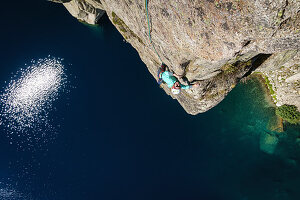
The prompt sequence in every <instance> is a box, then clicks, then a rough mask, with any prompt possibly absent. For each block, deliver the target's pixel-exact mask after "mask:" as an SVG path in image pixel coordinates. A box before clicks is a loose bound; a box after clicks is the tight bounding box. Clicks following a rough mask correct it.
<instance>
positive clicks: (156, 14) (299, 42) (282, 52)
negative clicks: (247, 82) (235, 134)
mask: <svg viewBox="0 0 300 200" xmlns="http://www.w3.org/2000/svg"><path fill="white" fill-rule="evenodd" d="M55 1H60V2H61V3H63V4H64V6H65V7H66V8H67V9H68V10H69V11H70V12H71V14H72V15H73V16H75V17H76V18H78V19H80V20H83V21H86V22H87V23H90V24H95V23H96V22H97V20H98V19H99V17H100V16H101V15H102V14H103V12H104V11H105V12H106V14H107V15H108V17H109V18H110V20H111V21H112V23H113V24H114V25H115V26H116V28H117V29H118V30H119V32H120V33H121V34H122V35H123V37H124V39H125V40H126V41H127V42H129V43H130V44H131V45H132V46H133V47H134V48H135V49H136V50H137V52H138V53H139V55H140V57H141V59H142V60H143V62H144V63H145V64H146V66H147V68H148V69H149V72H150V73H151V74H152V75H153V76H154V77H155V78H156V72H157V69H158V67H159V66H160V64H161V60H162V62H164V63H165V64H167V65H168V67H169V70H170V71H172V72H174V73H176V74H178V75H183V77H184V78H183V79H181V80H180V81H181V82H182V83H195V82H199V84H200V87H199V88H196V89H191V90H187V91H184V92H182V93H181V94H180V95H178V96H173V95H172V94H171V93H170V91H169V89H168V88H167V87H166V86H163V89H164V90H165V91H166V93H167V94H169V95H171V96H172V97H173V98H174V99H177V100H178V102H179V103H180V104H181V105H182V106H183V108H184V109H185V110H186V111H187V112H188V113H190V114H198V113H201V112H205V111H207V110H208V109H210V108H212V107H214V106H216V105H217V104H218V103H219V102H220V101H222V100H223V99H224V98H225V96H226V95H227V94H228V92H230V91H231V90H232V88H234V87H235V85H236V84H237V83H238V81H240V80H241V79H243V78H244V77H246V76H248V75H250V74H251V73H261V74H262V75H263V76H264V77H265V80H266V83H267V85H268V86H269V89H270V94H271V95H272V97H273V99H274V101H275V103H276V104H277V105H282V104H290V105H296V106H297V107H298V109H299V108H300V101H299V98H300V89H299V81H300V79H299V76H300V75H299V73H300V71H299V66H300V53H299V51H300V1H299V0H272V1H270V0H185V1H182V0H155V1H152V0H151V1H148V10H149V18H150V19H149V20H150V29H151V36H152V40H153V44H154V46H155V48H156V50H157V52H158V54H159V55H160V57H161V60H160V58H159V57H158V56H157V54H156V53H155V51H154V49H153V47H152V45H151V43H150V41H149V36H148V26H147V18H146V10H145V9H146V6H145V3H146V1H144V0H143V1H141V0H122V1H120V0H71V1H70V0H55Z"/></svg>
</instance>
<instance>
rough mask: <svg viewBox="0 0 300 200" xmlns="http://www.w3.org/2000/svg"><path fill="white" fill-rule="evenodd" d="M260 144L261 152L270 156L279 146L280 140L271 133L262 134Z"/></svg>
mask: <svg viewBox="0 0 300 200" xmlns="http://www.w3.org/2000/svg"><path fill="white" fill-rule="evenodd" d="M259 144H260V150H262V151H264V152H265V153H268V154H273V153H274V151H275V149H276V146H277V144H278V138H277V137H276V136H274V135H271V134H269V133H262V134H261V136H260V142H259Z"/></svg>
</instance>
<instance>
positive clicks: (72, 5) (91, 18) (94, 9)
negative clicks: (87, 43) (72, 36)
mask: <svg viewBox="0 0 300 200" xmlns="http://www.w3.org/2000/svg"><path fill="white" fill-rule="evenodd" d="M59 1H61V0H59ZM63 1H64V2H63V4H64V6H65V7H66V8H67V10H68V11H69V12H70V13H71V15H72V16H73V17H75V18H77V19H79V20H81V21H83V22H86V23H89V24H96V23H97V21H98V20H99V19H100V17H102V15H103V14H104V13H105V11H104V10H103V9H102V8H103V7H102V5H101V3H100V2H97V1H93V0H71V1H70V0H63Z"/></svg>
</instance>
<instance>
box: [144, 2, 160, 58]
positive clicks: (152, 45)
mask: <svg viewBox="0 0 300 200" xmlns="http://www.w3.org/2000/svg"><path fill="white" fill-rule="evenodd" d="M145 3H146V5H145V7H146V13H147V22H148V30H149V39H150V43H151V44H152V47H153V49H154V51H155V53H156V54H157V56H158V58H159V60H160V61H161V63H163V61H162V60H161V57H160V56H159V54H158V52H157V51H156V49H155V46H154V44H153V41H152V38H151V33H150V23H149V14H148V1H147V0H145Z"/></svg>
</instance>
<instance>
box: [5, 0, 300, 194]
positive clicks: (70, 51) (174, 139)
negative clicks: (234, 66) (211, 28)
mask: <svg viewBox="0 0 300 200" xmlns="http://www.w3.org/2000/svg"><path fill="white" fill-rule="evenodd" d="M3 7H6V8H10V9H5V8H4V9H3V10H2V12H1V13H0V16H1V19H2V20H1V22H0V25H1V30H2V31H1V33H0V36H1V37H0V40H1V54H0V58H1V61H0V86H1V88H2V90H1V93H4V91H5V88H7V87H8V83H9V82H10V81H11V80H14V79H16V80H17V79H18V78H19V77H18V76H14V75H15V74H17V72H18V71H20V70H21V69H24V70H26V69H28V68H29V67H31V66H32V65H33V63H32V62H31V61H32V60H34V61H37V60H39V59H45V58H49V59H53V60H56V61H61V63H62V65H63V66H64V70H65V74H66V76H67V80H66V82H65V84H64V88H63V90H59V91H58V94H57V98H55V100H54V101H53V102H52V103H51V104H52V105H51V106H50V107H49V108H45V110H46V111H47V116H46V115H45V116H46V117H47V118H45V119H47V120H48V123H49V124H51V127H53V129H51V130H50V129H45V130H36V129H34V128H33V129H30V128H28V129H26V130H25V131H23V132H18V131H14V132H13V133H12V131H11V129H10V127H7V125H8V124H9V123H8V122H5V121H4V122H3V121H2V122H1V126H0V157H1V160H0V199H1V200H4V199H5V200H6V199H8V200H19V199H20V200H48V199H49V200H70V199H72V200H97V199H102V200H114V199H122V200H123V199H130V200H133V199H136V200H141V199H143V200H147V199H149V200H150V199H151V200H152V199H158V200H159V199H162V200H166V199H172V200H174V199H178V200H182V199H184V200H194V199H206V200H227V199H228V200H267V199H272V200H277V199H278V200H285V199H287V200H290V199H291V200H294V199H295V200H296V199H300V190H299V187H300V169H299V162H300V143H299V140H300V139H299V137H300V128H299V126H291V125H287V124H285V125H284V128H285V131H284V132H282V133H278V132H276V131H273V130H272V129H274V127H275V128H276V123H275V122H274V121H276V120H275V117H274V108H273V107H272V106H270V105H269V104H268V103H267V101H266V98H265V96H264V91H263V88H262V87H261V86H260V84H259V82H258V81H257V80H250V81H248V82H247V84H238V85H237V87H236V88H235V89H234V90H233V91H232V92H231V93H230V94H229V95H228V96H227V97H226V99H225V100H224V101H223V102H221V103H220V104H219V105H218V106H216V107H215V108H213V109H211V110H209V111H208V112H206V113H203V114H199V115H197V116H191V115H188V114H186V113H185V111H184V110H183V109H182V108H181V106H180V105H179V104H178V103H177V102H176V101H175V100H173V99H172V98H171V97H169V96H167V95H166V94H165V93H164V91H163V90H162V89H160V88H159V87H158V85H157V83H156V81H155V79H154V78H153V77H152V76H151V74H150V73H149V72H148V70H147V68H146V66H145V65H144V63H143V62H142V61H141V60H140V59H139V56H138V54H137V52H136V51H135V50H134V49H133V48H132V47H131V45H130V44H128V43H126V42H124V41H123V38H122V36H121V35H120V34H119V33H118V31H117V30H116V29H115V28H114V26H113V25H112V24H111V23H110V21H109V20H108V19H107V17H103V18H102V19H101V20H100V22H99V24H100V25H99V27H92V26H87V25H85V24H82V23H80V22H78V21H77V20H76V19H74V18H73V17H72V16H71V15H70V14H68V12H67V11H66V10H65V9H64V8H63V6H61V5H59V4H54V3H50V2H47V1H30V2H18V3H17V4H16V3H15V2H5V3H3ZM12 8H13V9H12ZM49 55H50V56H49ZM1 103H2V106H3V102H1ZM162 109H163V110H164V112H163V113H164V114H163V115H162V112H161V110H162ZM39 127H40V126H39ZM18 135H20V136H18ZM33 136H34V137H33ZM297 142H298V143H297Z"/></svg>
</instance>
